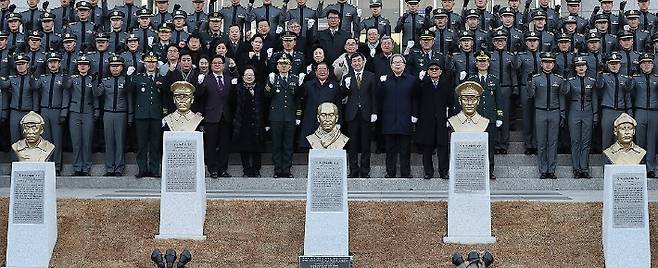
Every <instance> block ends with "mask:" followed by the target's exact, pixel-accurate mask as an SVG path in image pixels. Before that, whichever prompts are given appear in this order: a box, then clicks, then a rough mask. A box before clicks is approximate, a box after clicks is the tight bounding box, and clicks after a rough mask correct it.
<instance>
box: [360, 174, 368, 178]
mask: <svg viewBox="0 0 658 268" xmlns="http://www.w3.org/2000/svg"><path fill="white" fill-rule="evenodd" d="M361 178H366V179H367V178H370V174H361Z"/></svg>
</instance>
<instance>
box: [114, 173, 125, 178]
mask: <svg viewBox="0 0 658 268" xmlns="http://www.w3.org/2000/svg"><path fill="white" fill-rule="evenodd" d="M121 176H123V173H121V172H114V177H121Z"/></svg>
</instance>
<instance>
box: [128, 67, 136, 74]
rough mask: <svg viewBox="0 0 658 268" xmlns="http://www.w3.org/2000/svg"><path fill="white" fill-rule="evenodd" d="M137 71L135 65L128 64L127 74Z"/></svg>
mask: <svg viewBox="0 0 658 268" xmlns="http://www.w3.org/2000/svg"><path fill="white" fill-rule="evenodd" d="M134 72H135V67H133V66H128V70H127V71H126V74H127V75H132V74H133V73H134Z"/></svg>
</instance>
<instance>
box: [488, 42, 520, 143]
mask: <svg viewBox="0 0 658 268" xmlns="http://www.w3.org/2000/svg"><path fill="white" fill-rule="evenodd" d="M493 38H494V39H507V33H506V32H505V30H502V29H501V30H497V31H496V32H495V33H494V37H493ZM494 49H495V50H493V51H492V52H491V59H490V63H491V64H490V66H489V72H491V73H492V74H493V75H495V76H496V77H497V78H498V82H499V85H498V86H499V90H500V91H498V92H496V93H497V94H498V97H499V99H500V103H499V106H500V109H501V110H502V111H503V114H504V115H507V116H504V117H503V125H502V126H501V127H500V128H499V129H498V131H497V134H498V135H497V137H496V151H499V152H500V153H503V154H506V153H507V149H508V147H509V128H510V121H509V119H510V116H509V115H510V114H511V108H512V99H511V98H512V93H513V91H514V88H516V87H517V85H518V82H517V75H516V68H517V66H516V64H517V62H516V61H515V59H514V54H512V53H511V52H509V51H507V50H505V48H503V49H497V48H495V47H494Z"/></svg>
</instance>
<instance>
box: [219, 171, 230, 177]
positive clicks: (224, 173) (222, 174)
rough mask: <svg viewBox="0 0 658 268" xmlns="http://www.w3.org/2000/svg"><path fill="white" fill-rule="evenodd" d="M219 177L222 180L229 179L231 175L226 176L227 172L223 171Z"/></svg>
mask: <svg viewBox="0 0 658 268" xmlns="http://www.w3.org/2000/svg"><path fill="white" fill-rule="evenodd" d="M219 176H220V177H222V178H230V177H231V174H228V172H226V171H224V172H222V173H221V174H219Z"/></svg>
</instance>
